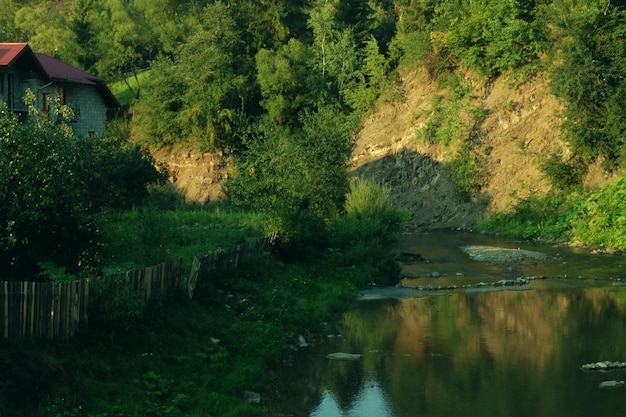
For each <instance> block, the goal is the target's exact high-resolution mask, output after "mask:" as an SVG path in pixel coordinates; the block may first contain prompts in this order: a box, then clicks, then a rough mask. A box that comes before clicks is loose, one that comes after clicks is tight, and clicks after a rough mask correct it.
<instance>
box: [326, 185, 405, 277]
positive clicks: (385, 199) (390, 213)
mask: <svg viewBox="0 0 626 417" xmlns="http://www.w3.org/2000/svg"><path fill="white" fill-rule="evenodd" d="M389 195H390V191H389V189H388V188H386V187H384V186H382V185H380V184H377V183H374V182H371V181H367V180H359V181H356V182H355V183H353V184H352V186H351V188H350V193H349V194H348V195H347V197H346V204H345V207H346V214H345V216H343V217H341V218H339V219H337V220H336V221H335V222H333V223H332V225H331V227H332V233H331V236H330V238H329V239H330V241H329V245H330V248H331V249H330V251H329V258H330V259H331V260H332V261H334V262H336V263H337V264H338V265H340V266H351V265H371V266H372V268H373V271H374V273H375V274H376V275H377V277H376V278H377V279H378V280H379V281H380V283H389V281H390V280H392V279H394V278H396V277H397V274H398V272H399V265H398V263H397V262H396V260H395V254H394V251H393V248H394V247H395V243H396V240H397V237H398V232H399V227H400V214H399V212H397V211H396V210H395V209H394V208H393V206H392V204H391V202H390V200H389Z"/></svg>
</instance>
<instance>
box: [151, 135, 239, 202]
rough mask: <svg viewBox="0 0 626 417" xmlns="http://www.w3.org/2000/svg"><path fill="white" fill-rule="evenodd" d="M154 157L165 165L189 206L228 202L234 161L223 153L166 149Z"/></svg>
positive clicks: (185, 148) (179, 148)
mask: <svg viewBox="0 0 626 417" xmlns="http://www.w3.org/2000/svg"><path fill="white" fill-rule="evenodd" d="M153 156H154V158H155V159H156V160H157V162H161V163H165V164H166V166H167V167H168V169H169V171H170V181H171V182H172V183H173V184H174V186H175V187H176V188H177V189H178V190H179V191H180V192H181V193H183V194H184V196H185V199H186V201H187V202H190V203H201V204H204V203H208V202H213V201H220V200H223V199H224V198H225V194H224V187H223V186H224V182H225V181H226V179H227V178H228V170H229V165H230V163H231V160H230V158H228V157H225V156H224V155H223V154H222V153H219V152H218V153H212V152H201V151H198V150H196V149H191V148H189V147H164V148H162V149H160V150H158V151H155V152H153Z"/></svg>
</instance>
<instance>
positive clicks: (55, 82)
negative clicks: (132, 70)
mask: <svg viewBox="0 0 626 417" xmlns="http://www.w3.org/2000/svg"><path fill="white" fill-rule="evenodd" d="M28 89H30V91H32V92H33V93H34V95H35V107H36V108H37V109H38V110H39V114H40V115H41V117H49V118H58V115H57V114H56V109H57V106H58V105H65V106H68V107H69V108H70V109H71V110H72V113H73V117H72V119H71V120H70V123H69V124H70V126H71V127H72V129H73V130H74V133H76V134H77V135H89V136H93V135H98V136H103V135H104V134H105V124H106V115H107V109H108V108H115V107H120V104H119V102H118V101H117V99H116V98H115V96H114V95H113V94H112V93H111V91H110V90H109V88H108V87H107V85H106V84H105V82H104V81H103V80H102V79H101V78H99V77H96V76H95V75H91V74H89V73H87V72H85V71H82V70H80V69H78V68H76V67H73V66H71V65H69V64H66V63H65V62H62V61H59V60H58V59H55V58H52V57H50V56H48V55H45V54H41V53H37V52H33V51H32V49H31V48H30V46H28V44H27V43H0V101H3V102H4V103H6V104H7V106H8V107H9V109H10V110H11V111H13V112H15V113H18V114H22V115H25V114H27V112H28V108H27V106H26V104H25V103H24V97H25V95H26V92H27V90H28ZM57 103H58V104H57Z"/></svg>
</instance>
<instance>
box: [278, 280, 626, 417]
mask: <svg viewBox="0 0 626 417" xmlns="http://www.w3.org/2000/svg"><path fill="white" fill-rule="evenodd" d="M624 300H626V288H624V287H616V288H604V289H603V288H586V289H575V290H573V289H561V290H542V291H523V292H519V291H503V292H495V293H479V294H455V295H452V296H449V297H430V298H421V299H403V300H379V301H367V302H363V303H361V304H359V306H358V307H357V308H356V309H354V310H353V311H350V312H348V313H346V314H345V315H344V316H343V319H342V320H341V321H340V322H339V323H337V326H336V329H335V330H336V331H337V333H338V334H340V335H341V337H334V338H328V339H326V340H324V341H323V342H321V343H319V344H318V345H317V346H315V347H313V348H312V349H311V350H309V351H307V352H306V353H304V354H303V357H301V358H300V360H301V361H302V362H299V363H298V365H297V366H294V367H292V368H290V369H289V378H288V380H289V385H290V387H291V390H293V391H292V392H291V398H290V399H288V400H287V401H285V402H283V405H282V411H283V412H285V411H286V412H288V413H290V414H292V415H294V416H311V417H334V416H340V417H345V416H370V415H371V416H383V417H414V416H446V417H448V416H451V415H452V416H455V415H466V416H485V417H486V416H494V417H495V416H498V417H502V416H529V417H530V416H568V417H571V416H588V415H601V416H607V417H612V416H618V415H619V416H622V415H623V412H624V407H625V406H626V391H624V389H621V390H619V389H616V390H612V391H607V390H601V389H599V388H598V385H599V383H600V382H601V381H604V380H624V379H626V372H625V371H614V372H609V373H603V374H601V373H590V372H583V371H581V370H580V367H581V365H583V364H584V363H589V362H596V361H600V360H620V361H623V360H626V348H625V346H626V326H625V325H624V324H625V323H626V307H625V303H624ZM331 352H349V353H360V354H362V355H363V357H362V359H361V360H360V361H357V362H341V361H330V360H328V359H327V358H326V357H325V356H326V354H328V353H331ZM296 387H297V388H296ZM280 389H281V388H279V390H280ZM298 396H299V397H298ZM304 398H307V399H308V400H309V401H308V404H305V403H302V402H300V401H299V400H298V399H304Z"/></svg>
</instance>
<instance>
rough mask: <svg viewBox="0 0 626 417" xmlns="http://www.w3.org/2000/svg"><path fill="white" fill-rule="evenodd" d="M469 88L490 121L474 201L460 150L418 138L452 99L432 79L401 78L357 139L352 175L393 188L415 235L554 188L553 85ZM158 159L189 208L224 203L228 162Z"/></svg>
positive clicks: (482, 137) (182, 152) (187, 156)
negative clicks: (436, 100) (545, 162)
mask: <svg viewBox="0 0 626 417" xmlns="http://www.w3.org/2000/svg"><path fill="white" fill-rule="evenodd" d="M466 81H467V82H468V84H470V85H471V86H472V88H473V93H472V102H473V104H474V105H478V106H480V107H482V108H484V109H485V110H486V114H487V116H486V119H485V120H484V121H483V123H482V124H481V125H480V132H478V134H477V135H476V137H477V138H478V141H479V142H480V143H479V144H478V146H476V147H477V148H479V149H481V150H482V155H483V157H484V160H483V162H484V164H483V165H482V167H481V168H482V175H481V178H483V179H484V180H483V183H482V189H481V192H480V194H479V195H478V196H475V197H474V198H473V199H472V201H468V200H467V199H466V198H463V196H461V195H460V194H459V193H458V191H457V190H456V186H455V185H454V183H453V182H452V181H451V179H450V175H451V168H450V166H449V163H450V161H451V160H452V159H453V157H454V156H455V154H456V152H457V149H456V146H457V145H458V144H455V143H454V142H453V143H451V144H450V145H449V146H447V147H446V146H443V145H441V144H429V143H424V141H420V140H418V139H417V131H418V130H419V129H420V128H422V127H423V126H424V125H425V124H426V122H427V121H428V118H429V116H428V113H429V111H430V110H431V107H432V104H431V103H432V97H433V96H434V95H436V94H439V95H443V94H445V93H446V92H445V91H444V90H442V89H440V88H438V87H437V86H436V84H435V83H434V81H433V80H432V79H430V77H428V76H427V75H426V74H425V72H422V71H414V72H410V73H405V74H402V76H401V81H400V83H399V87H398V92H399V93H400V96H401V99H395V100H393V101H388V102H383V103H381V104H379V105H378V107H377V108H376V110H375V111H374V112H372V113H371V114H369V115H368V116H367V117H365V118H364V120H363V121H362V125H361V128H360V130H359V132H358V133H357V135H356V137H355V145H354V149H353V152H352V157H351V160H350V168H349V169H350V171H351V173H352V174H353V175H355V176H357V177H363V178H369V179H374V180H377V181H381V182H383V183H385V184H387V185H388V186H390V187H391V190H392V199H393V201H394V203H395V205H396V207H397V208H398V209H400V210H403V211H410V212H411V213H412V220H411V221H410V222H409V224H408V227H409V228H416V229H421V228H440V227H454V228H469V227H471V226H472V225H473V224H475V222H476V220H477V219H479V218H480V217H481V216H484V215H485V214H487V213H491V212H496V211H502V210H506V209H507V208H508V207H509V206H510V205H511V204H512V203H514V202H515V199H516V197H522V198H523V197H525V196H527V195H529V194H531V193H532V194H535V195H536V194H543V193H546V192H547V191H548V190H549V189H550V185H549V183H548V182H547V181H546V180H545V179H544V178H543V176H542V174H541V172H540V170H539V168H538V166H539V163H540V161H541V160H542V158H545V156H546V155H549V154H550V153H551V152H553V151H554V150H556V149H557V148H558V147H562V146H563V144H562V143H561V142H560V141H559V129H558V127H559V116H558V112H559V109H560V106H559V102H558V100H557V99H556V98H555V97H554V96H552V95H551V94H550V93H549V91H548V86H547V84H546V81H545V80H544V79H542V78H535V79H532V80H530V81H528V82H526V83H525V84H523V85H522V86H520V87H517V88H514V87H511V86H509V83H507V80H505V79H498V80H496V81H495V82H493V83H492V84H490V85H484V84H480V83H478V82H476V81H473V80H472V79H470V78H469V77H468V78H467V79H466ZM416 115H419V116H416ZM155 156H156V158H157V159H158V160H160V161H165V162H167V163H168V165H169V167H170V169H171V172H172V174H173V180H174V184H175V185H176V186H177V187H178V188H179V189H180V190H181V191H183V192H184V193H185V195H186V197H187V199H188V201H194V202H202V203H204V202H208V201H215V200H217V199H220V198H223V192H222V184H223V181H224V179H225V178H227V176H228V169H227V163H225V162H224V159H223V158H222V157H220V156H216V155H213V154H210V153H201V152H199V151H197V150H193V149H188V148H175V149H172V148H165V149H162V150H161V151H159V152H157V153H156V155H155Z"/></svg>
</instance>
